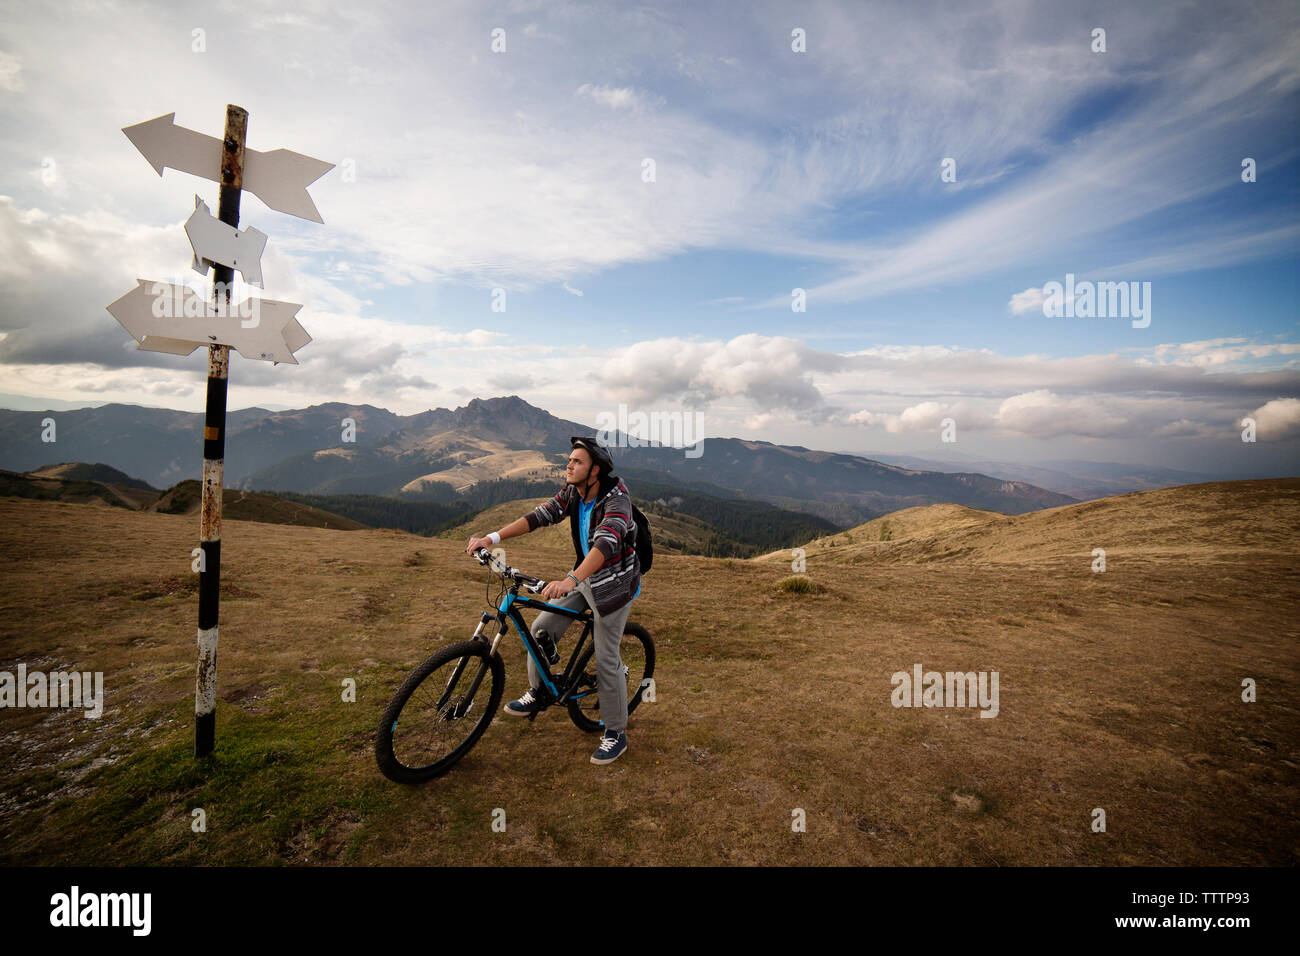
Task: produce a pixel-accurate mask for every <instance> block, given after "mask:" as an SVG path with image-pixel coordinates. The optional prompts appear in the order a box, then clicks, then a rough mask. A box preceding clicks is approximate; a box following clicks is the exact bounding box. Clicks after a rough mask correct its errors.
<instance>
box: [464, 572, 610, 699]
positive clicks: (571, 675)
mask: <svg viewBox="0 0 1300 956" xmlns="http://www.w3.org/2000/svg"><path fill="white" fill-rule="evenodd" d="M491 561H492V564H493V565H494V566H495V565H496V564H497V562H496V560H495V558H493V559H491ZM509 570H512V569H507V571H509ZM525 577H527V576H525ZM528 580H529V581H532V582H534V583H533V584H532V585H529V590H533V591H540V590H541V588H542V586H543V585H544V582H542V581H539V580H538V579H536V578H528ZM522 584H523V582H522V581H520V580H519V578H518V577H515V578H513V579H512V583H511V584H510V585H509V587H508V588H507V591H506V595H505V597H503V598H502V599H501V603H500V604H499V605H498V606H497V613H496V616H495V618H494V617H493V615H491V614H489V613H488V612H487V611H484V612H483V616H482V618H481V619H480V620H479V623H478V627H476V628H475V629H474V635H473V639H474V640H481V641H483V642H485V643H487V640H488V639H487V635H485V634H484V633H483V629H484V628H485V627H486V626H487V625H488V623H489V622H490V621H493V620H495V621H496V622H497V631H496V634H495V635H494V636H493V638H492V641H491V644H490V647H489V649H488V653H489V655H491V654H492V653H494V652H495V651H496V649H497V646H498V644H500V642H501V638H503V637H504V636H505V634H506V631H508V630H509V625H510V624H511V623H513V624H514V626H515V630H516V631H518V633H519V638H520V640H521V641H523V645H524V650H525V651H526V652H527V653H528V656H529V657H530V658H531V659H532V661H533V666H534V667H536V668H537V673H538V674H539V675H540V676H541V679H542V684H543V686H544V687H545V693H544V694H543V695H542V696H543V697H544V698H549V699H544V700H543V707H549V706H551V705H552V704H562V703H567V702H568V701H570V700H576V699H578V698H581V697H585V696H587V694H588V693H591V691H584V692H582V693H575V691H577V689H578V687H577V685H578V681H579V679H580V678H581V676H582V675H581V674H580V673H577V662H578V658H579V657H580V656H581V655H582V651H583V648H584V647H586V644H587V639H588V638H589V637H591V633H592V630H593V628H594V625H595V619H594V616H593V614H592V611H591V608H590V607H585V608H582V609H581V610H576V609H574V608H567V607H562V606H560V605H558V604H550V603H548V602H547V601H544V600H541V599H537V598H530V597H526V596H521V595H520V594H519V588H520V586H521V585H522ZM523 608H536V609H537V610H543V611H550V612H552V613H554V614H559V615H562V616H563V617H567V618H570V619H571V620H574V621H582V622H583V628H582V633H581V635H579V637H578V640H577V643H576V644H575V645H574V647H573V652H572V653H571V654H570V655H569V661H568V663H567V664H566V665H565V668H564V672H563V673H562V674H561V675H559V676H558V677H557V676H556V674H555V673H554V672H553V671H552V670H551V668H550V665H549V664H548V663H547V661H546V660H545V659H544V658H543V656H542V653H541V648H540V647H539V646H538V644H537V640H536V638H534V637H533V632H532V629H531V628H530V627H529V626H528V622H527V621H525V620H524V619H523V616H522V615H520V613H519V611H520V609H523ZM464 664H465V661H464V660H462V661H461V662H460V664H458V665H457V667H456V668H455V670H454V671H453V672H452V676H451V678H450V679H449V680H448V682H447V688H446V690H444V692H443V695H442V698H441V699H440V700H439V701H438V706H439V707H442V706H443V705H445V704H446V702H447V698H449V697H450V696H451V693H452V690H453V688H454V687H455V686H456V684H457V682H458V681H459V679H460V676H461V672H462V671H463V669H464ZM484 670H485V668H483V667H480V668H479V672H478V673H477V674H475V676H474V680H473V682H472V684H471V685H470V688H469V692H468V696H470V697H471V699H472V697H473V695H474V694H476V693H477V692H478V686H479V684H480V683H481V681H482V678H483V673H484ZM529 716H530V719H531V718H535V717H536V716H537V712H534V713H533V714H531V715H529Z"/></svg>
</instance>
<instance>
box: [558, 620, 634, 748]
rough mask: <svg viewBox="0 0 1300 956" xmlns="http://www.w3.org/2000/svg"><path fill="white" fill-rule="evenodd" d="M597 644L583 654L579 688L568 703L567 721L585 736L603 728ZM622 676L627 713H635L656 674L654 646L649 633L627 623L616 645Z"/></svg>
mask: <svg viewBox="0 0 1300 956" xmlns="http://www.w3.org/2000/svg"><path fill="white" fill-rule="evenodd" d="M595 653H596V644H595V641H593V642H592V643H591V644H590V645H588V646H587V648H586V650H584V651H583V652H582V657H581V658H580V659H579V661H578V665H577V666H578V672H579V673H580V674H581V675H582V676H581V677H580V678H579V680H578V686H577V687H575V688H574V690H573V695H572V696H571V697H570V698H569V701H568V704H567V706H568V710H569V718H570V719H571V720H572V721H573V722H574V723H575V724H577V725H578V726H579V727H581V728H582V729H583V730H585V731H587V732H588V733H593V734H594V733H595V732H596V731H598V730H601V729H602V728H604V726H605V724H604V722H603V721H601V719H600V698H599V693H598V690H597V687H596V658H595ZM618 655H619V658H620V659H621V660H622V662H623V663H622V668H623V676H624V679H625V680H626V681H627V712H628V713H629V714H630V713H632V711H634V710H636V706H637V704H639V703H641V699H642V698H643V697H644V696H645V693H646V691H647V689H648V688H649V686H650V683H651V679H652V678H653V677H654V672H655V642H654V640H653V639H651V637H650V632H649V631H647V630H646V629H645V628H644V627H642V626H641V625H640V624H633V623H631V622H630V621H629V622H628V623H627V624H625V625H624V626H623V639H622V641H621V642H620V643H619V650H618Z"/></svg>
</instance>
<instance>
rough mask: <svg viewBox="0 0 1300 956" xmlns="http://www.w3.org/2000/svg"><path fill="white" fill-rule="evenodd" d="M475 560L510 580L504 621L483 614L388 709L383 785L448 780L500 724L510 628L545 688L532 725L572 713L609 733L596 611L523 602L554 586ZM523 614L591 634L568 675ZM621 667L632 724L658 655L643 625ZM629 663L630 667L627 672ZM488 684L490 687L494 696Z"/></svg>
mask: <svg viewBox="0 0 1300 956" xmlns="http://www.w3.org/2000/svg"><path fill="white" fill-rule="evenodd" d="M473 557H474V559H475V560H476V561H478V563H479V564H482V565H490V566H491V569H492V570H493V571H494V572H496V573H497V574H499V575H500V576H501V584H502V590H501V591H500V592H499V593H498V595H497V601H496V602H495V603H496V605H497V608H496V615H495V616H494V615H492V614H491V613H489V612H487V611H484V612H483V616H482V618H481V619H480V620H479V623H478V627H476V628H475V629H474V634H473V636H472V637H471V638H470V639H469V640H468V641H462V642H460V643H458V644H452V645H450V646H449V647H444V648H443V649H442V650H440V651H437V652H436V653H434V654H433V655H432V656H430V657H429V658H428V659H427V660H425V661H424V662H423V663H422V664H420V665H419V666H418V667H416V668H415V670H413V671H411V673H410V674H409V675H408V676H407V678H406V680H404V681H403V682H402V685H401V686H400V687H399V688H398V689H397V693H396V694H395V695H394V696H393V699H392V701H391V702H390V703H389V705H388V707H387V709H385V711H384V715H383V717H381V718H380V721H379V732H378V734H377V735H376V737H375V759H376V760H377V761H378V763H379V769H380V771H381V772H382V773H383V774H384V776H385V777H387V778H388V779H389V780H393V781H395V782H397V783H423V782H424V781H426V780H432V779H433V778H435V777H440V776H442V775H443V774H445V773H446V772H447V771H448V770H450V769H451V768H452V767H453V766H454V765H455V764H456V762H457V761H458V760H460V759H461V758H462V757H464V756H465V755H466V754H467V753H469V751H470V749H471V748H472V747H473V746H474V745H475V744H476V743H478V741H479V738H480V737H482V736H483V733H484V731H486V730H487V728H488V724H490V723H492V718H493V717H495V716H496V713H497V708H498V707H500V705H501V695H502V692H503V691H504V689H505V682H506V668H505V663H504V662H503V661H502V660H501V654H500V653H499V652H498V651H497V645H498V644H499V643H500V642H501V638H503V637H504V636H505V634H506V631H508V630H509V625H510V624H514V626H515V630H516V631H517V632H518V633H519V637H520V640H522V641H523V644H524V650H525V651H526V652H527V653H528V655H529V656H530V657H531V658H532V660H533V664H534V666H536V668H537V672H538V673H539V674H540V675H541V680H542V683H541V686H540V687H539V688H536V689H534V690H533V696H534V697H535V698H537V699H538V701H539V704H540V706H539V707H538V708H537V711H536V712H534V713H532V714H529V715H528V719H529V720H530V721H531V720H535V719H537V715H538V714H539V713H541V712H542V711H544V710H546V709H547V708H549V707H551V706H553V705H556V704H563V705H564V706H565V709H566V710H568V712H569V718H570V719H571V720H572V721H573V722H574V723H575V724H577V725H578V727H579V728H581V729H582V730H585V731H587V732H588V733H595V732H596V731H598V730H600V729H601V728H602V727H604V722H603V721H601V720H600V700H599V695H598V693H597V688H596V668H595V651H596V643H595V640H594V639H593V640H591V642H590V643H588V639H589V638H591V635H592V630H593V629H594V627H595V615H594V613H593V612H592V609H591V608H590V607H586V608H583V609H582V610H580V611H579V610H574V609H571V608H566V607H560V606H559V605H555V604H549V603H547V602H546V601H544V600H540V599H534V598H530V597H526V596H520V594H519V590H520V588H521V587H522V588H523V589H524V590H526V591H530V592H532V593H533V594H539V593H540V592H541V590H542V588H544V587H546V582H545V581H542V580H540V579H538V578H535V577H532V576H530V575H527V574H524V573H523V572H522V571H520V570H519V569H517V568H512V567H510V566H508V565H506V564H503V563H502V562H500V561H498V560H497V559H496V557H495V556H494V555H493V554H492V553H491V552H489V551H488V550H487V549H486V548H478V549H476V550H475V551H474V553H473ZM489 586H490V585H489ZM489 603H491V602H489ZM521 608H537V609H539V610H546V611H552V612H554V613H556V614H563V615H564V616H565V617H569V618H573V619H574V620H575V621H578V622H581V623H582V625H583V627H582V633H581V635H580V636H579V638H578V641H577V643H576V644H575V645H574V647H573V652H572V653H571V654H570V655H569V660H568V663H567V665H566V666H565V668H564V671H563V672H562V673H560V674H555V673H554V672H553V671H552V670H551V668H550V665H549V662H548V661H547V658H546V655H545V654H544V653H543V652H542V650H541V647H540V645H539V644H538V643H537V639H536V638H534V637H533V632H532V630H531V629H530V628H529V627H528V624H527V622H526V621H524V619H523V617H521V616H520V614H519V611H520V609H521ZM493 620H495V621H496V623H497V629H496V633H495V634H494V635H493V636H492V638H491V639H490V640H489V638H488V635H487V634H485V633H484V629H485V628H486V627H487V626H488V624H489V623H491V622H492V621H493ZM619 658H620V660H621V661H623V662H624V663H623V673H624V675H625V676H626V677H627V679H628V681H629V684H628V693H627V712H628V713H629V714H631V713H632V711H634V710H636V707H637V705H638V704H639V703H641V699H642V695H644V693H645V690H646V688H647V687H648V686H649V685H650V683H651V678H652V677H653V676H654V669H655V645H654V640H653V639H652V638H651V636H650V633H649V632H648V631H647V630H646V629H645V628H644V627H642V626H641V625H639V624H633V623H632V622H631V621H629V622H628V623H626V624H625V625H624V627H623V638H622V642H621V644H620V646H619ZM629 659H630V660H631V662H632V663H631V664H628V663H627V661H628V660H629ZM448 671H450V673H447V672H448ZM634 672H640V674H639V676H636V677H634V676H633V674H634ZM444 674H445V675H446V676H445V677H444V676H443V675H444ZM485 680H487V681H488V683H489V686H488V687H487V688H486V689H485V688H484V687H483V683H484V681H485ZM633 680H635V681H636V686H635V688H634V687H633V686H632V684H631V682H632V681H633ZM485 698H486V701H485ZM399 728H400V730H399ZM444 751H445V752H444Z"/></svg>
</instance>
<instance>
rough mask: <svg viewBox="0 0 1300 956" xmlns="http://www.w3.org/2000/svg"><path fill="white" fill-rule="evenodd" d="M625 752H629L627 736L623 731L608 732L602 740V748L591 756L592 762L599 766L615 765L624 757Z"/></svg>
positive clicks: (598, 748)
mask: <svg viewBox="0 0 1300 956" xmlns="http://www.w3.org/2000/svg"><path fill="white" fill-rule="evenodd" d="M625 750H627V734H625V733H624V732H623V731H619V732H618V733H614V732H613V731H612V730H606V731H605V733H604V735H603V736H602V737H601V738H600V746H599V747H597V748H596V752H595V753H594V754H592V755H591V762H592V763H599V764H606V763H613V762H614V761H615V760H617V759H618V758H619V757H621V756H623V752H624V751H625Z"/></svg>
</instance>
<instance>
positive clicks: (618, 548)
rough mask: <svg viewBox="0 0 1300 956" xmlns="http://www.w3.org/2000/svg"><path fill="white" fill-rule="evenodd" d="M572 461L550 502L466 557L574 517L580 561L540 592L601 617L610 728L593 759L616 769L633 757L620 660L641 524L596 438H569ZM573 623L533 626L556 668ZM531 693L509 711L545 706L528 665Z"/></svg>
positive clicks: (604, 710)
mask: <svg viewBox="0 0 1300 956" xmlns="http://www.w3.org/2000/svg"><path fill="white" fill-rule="evenodd" d="M569 445H570V450H569V461H568V464H567V466H566V468H565V485H564V487H563V488H561V489H560V491H559V492H558V493H557V494H556V495H555V497H554V498H552V499H551V500H550V501H548V502H546V503H545V504H543V505H539V506H538V507H537V508H535V509H533V510H532V511H530V512H529V513H528V514H526V515H524V516H523V517H522V518H519V519H518V520H516V521H513V522H511V523H510V524H508V525H506V526H505V527H504V528H502V529H501V530H500V531H494V532H492V533H491V534H489V535H487V536H486V537H482V538H470V541H469V544H468V545H467V546H466V548H465V550H466V552H473V551H474V550H475V549H476V548H491V547H493V546H495V545H497V544H499V543H500V542H502V541H504V540H505V539H506V538H513V537H516V536H518V535H521V534H527V533H528V532H530V531H535V530H537V529H538V528H540V527H542V526H543V525H551V524H555V523H556V522H558V521H559V520H560V519H562V518H564V517H565V516H566V515H567V516H569V518H570V519H571V520H570V530H571V531H572V534H573V548H574V552H575V553H576V555H577V560H576V561H575V562H574V565H573V570H572V571H570V572H569V573H568V574H567V575H566V576H565V577H564V578H562V579H561V580H559V581H552V582H550V583H549V584H547V585H546V587H545V588H543V589H542V597H543V598H545V599H546V600H547V601H550V602H552V603H554V604H558V605H560V606H561V607H565V608H570V609H573V610H581V609H582V608H583V607H584V606H590V607H591V608H592V609H593V616H594V618H595V629H594V630H595V646H596V690H597V693H598V695H599V698H600V718H601V722H602V723H604V725H605V731H604V734H603V735H602V736H601V740H600V746H599V747H597V748H596V752H595V753H594V754H592V755H591V762H592V763H596V764H607V763H613V762H614V761H615V760H617V759H618V758H619V757H621V756H623V753H624V751H626V750H627V732H626V731H627V680H626V678H625V676H624V674H623V665H622V661H621V660H620V658H619V644H620V642H621V641H622V639H623V625H624V624H625V623H627V616H628V612H629V611H631V609H632V601H633V600H634V599H635V598H636V597H637V596H638V595H639V594H640V593H641V566H640V563H639V562H638V561H637V556H636V548H635V543H636V523H635V522H634V521H633V518H632V499H631V498H629V497H628V491H627V486H626V485H625V484H624V483H623V480H622V479H621V478H619V477H618V476H617V475H615V474H614V459H613V458H612V457H611V456H610V454H609V451H608V450H606V448H605V447H604V446H603V445H601V444H600V442H598V441H596V440H595V439H594V438H583V437H580V436H575V437H573V438H570V439H569ZM571 622H572V618H568V617H565V616H564V615H562V614H553V613H551V612H549V611H543V612H542V613H541V614H539V615H537V619H536V620H535V621H534V622H533V626H532V630H533V635H534V636H535V637H536V638H537V641H538V643H539V644H541V646H542V649H543V651H544V652H545V653H547V654H548V656H549V658H550V663H551V664H552V665H554V664H557V663H559V660H560V654H559V651H558V650H556V649H555V642H557V641H559V639H560V638H561V637H563V636H564V632H565V630H567V629H568V626H569V624H570V623H571ZM528 683H529V690H528V691H526V692H525V693H524V696H523V697H520V698H519V699H518V700H515V701H511V702H510V703H508V704H506V706H505V708H504V709H505V712H506V713H507V714H513V715H514V716H516V717H526V716H528V715H529V714H532V713H534V712H536V711H537V710H538V708H539V706H540V705H539V703H538V701H537V700H536V699H535V697H534V696H533V691H535V690H536V689H537V688H538V687H539V686H540V685H541V676H540V675H539V674H538V673H537V668H536V667H535V666H534V665H533V660H532V657H531V656H530V657H529V658H528Z"/></svg>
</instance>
